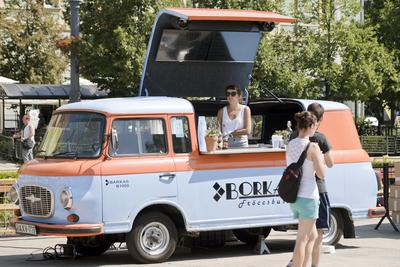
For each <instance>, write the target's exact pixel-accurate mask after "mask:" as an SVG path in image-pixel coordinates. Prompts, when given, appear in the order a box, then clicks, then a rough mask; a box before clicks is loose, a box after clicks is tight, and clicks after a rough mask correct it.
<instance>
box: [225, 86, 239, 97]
mask: <svg viewBox="0 0 400 267" xmlns="http://www.w3.org/2000/svg"><path fill="white" fill-rule="evenodd" d="M228 90H235V91H236V93H237V94H238V95H239V96H242V95H243V92H242V90H241V89H240V87H239V86H237V85H234V84H231V85H228V86H227V87H226V88H225V93H226V92H227V91H228Z"/></svg>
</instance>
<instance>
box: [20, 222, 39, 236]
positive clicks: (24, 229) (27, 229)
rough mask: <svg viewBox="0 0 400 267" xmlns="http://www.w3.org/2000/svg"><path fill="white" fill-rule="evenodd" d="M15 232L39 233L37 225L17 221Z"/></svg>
mask: <svg viewBox="0 0 400 267" xmlns="http://www.w3.org/2000/svg"><path fill="white" fill-rule="evenodd" d="M15 232H16V233H17V234H27V235H37V233H36V227H35V226H34V225H31V224H22V223H16V224H15Z"/></svg>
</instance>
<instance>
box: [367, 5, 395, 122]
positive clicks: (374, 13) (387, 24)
mask: <svg viewBox="0 0 400 267" xmlns="http://www.w3.org/2000/svg"><path fill="white" fill-rule="evenodd" d="M365 16H366V23H367V24H368V25H370V26H371V27H374V28H375V29H376V33H377V37H378V40H379V42H380V43H382V44H383V45H385V47H386V48H387V49H388V50H389V51H391V52H392V53H393V55H394V60H393V62H394V65H395V68H396V70H395V71H392V72H388V73H387V75H386V77H388V78H387V79H386V80H385V83H384V88H383V90H382V92H381V93H380V94H378V95H377V96H375V97H373V98H371V99H370V104H371V106H375V108H376V107H385V106H386V107H389V108H390V109H391V111H392V122H393V120H394V119H395V118H394V111H395V110H399V109H400V101H399V100H398V99H400V83H399V80H400V78H399V75H398V74H399V72H400V35H399V32H400V2H399V1H396V0H373V1H368V2H366V4H365ZM396 74H397V75H396Z"/></svg>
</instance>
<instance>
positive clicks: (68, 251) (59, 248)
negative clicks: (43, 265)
mask: <svg viewBox="0 0 400 267" xmlns="http://www.w3.org/2000/svg"><path fill="white" fill-rule="evenodd" d="M36 251H40V250H35V251H33V252H31V254H30V256H29V258H27V259H26V261H46V260H60V259H75V258H76V249H75V246H74V245H71V244H56V245H55V246H54V247H46V248H44V249H43V251H42V258H41V259H35V258H34V257H35V255H34V253H35V252H36Z"/></svg>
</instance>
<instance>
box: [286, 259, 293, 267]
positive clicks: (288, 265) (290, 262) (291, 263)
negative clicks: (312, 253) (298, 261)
mask: <svg viewBox="0 0 400 267" xmlns="http://www.w3.org/2000/svg"><path fill="white" fill-rule="evenodd" d="M292 266H293V259H291V260H290V261H289V263H288V264H287V265H286V267H292Z"/></svg>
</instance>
